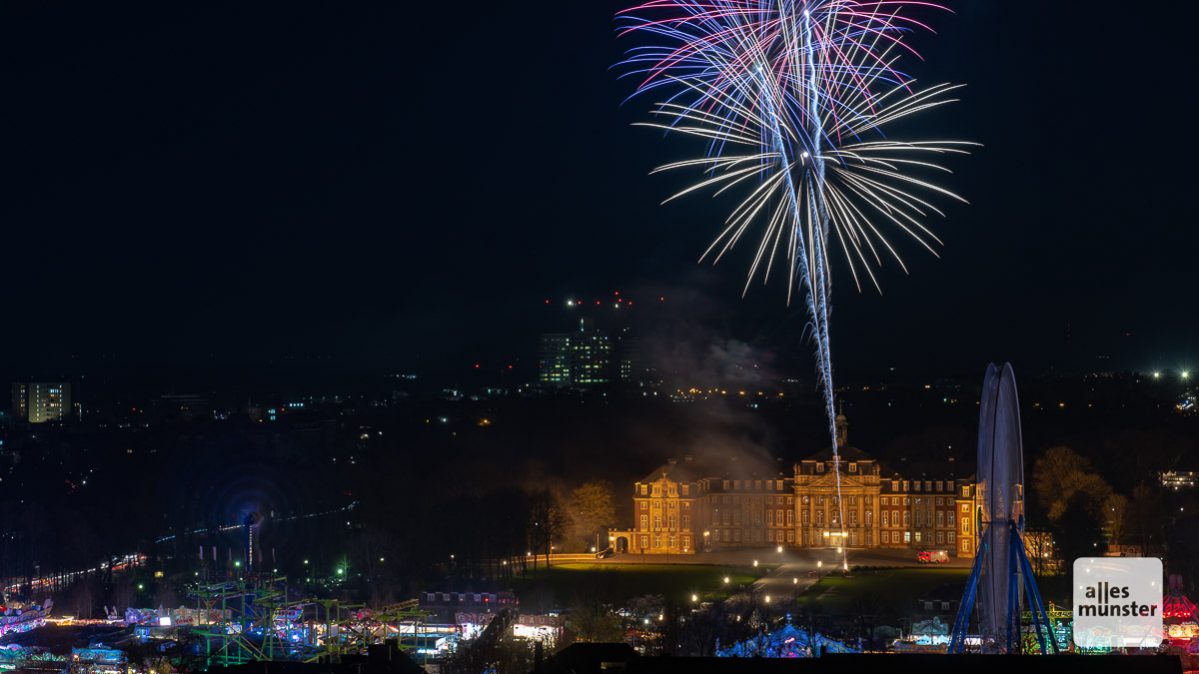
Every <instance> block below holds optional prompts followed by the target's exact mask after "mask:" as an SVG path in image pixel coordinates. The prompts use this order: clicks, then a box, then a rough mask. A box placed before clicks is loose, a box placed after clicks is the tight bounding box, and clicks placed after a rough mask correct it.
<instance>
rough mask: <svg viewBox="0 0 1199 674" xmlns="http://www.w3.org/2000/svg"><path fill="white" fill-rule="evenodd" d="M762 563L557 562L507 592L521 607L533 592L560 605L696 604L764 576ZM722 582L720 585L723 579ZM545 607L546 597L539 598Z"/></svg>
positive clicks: (719, 597) (520, 580)
mask: <svg viewBox="0 0 1199 674" xmlns="http://www.w3.org/2000/svg"><path fill="white" fill-rule="evenodd" d="M770 569H771V567H769V566H767V565H765V564H763V565H760V566H758V567H757V568H755V567H753V566H752V565H751V566H707V565H702V564H654V563H646V564H595V563H585V562H584V563H561V564H555V565H553V566H551V567H550V568H549V569H548V570H547V569H545V568H541V569H538V570H536V571H530V572H529V573H528V574H527V575H526V576H525V577H524V578H519V577H518V578H516V579H515V580H514V581H513V589H514V590H516V593H517V596H519V597H520V599H521V603H522V604H523V603H525V602H526V601H527V600H526V597H528V598H530V599H532V598H534V595H536V594H537V593H546V592H548V593H550V594H551V595H552V598H553V599H554V600H556V601H557V602H559V603H561V604H563V605H570V604H571V603H572V602H573V601H574V600H575V599H576V598H578V597H580V596H586V597H588V598H591V599H598V600H600V601H605V602H613V603H619V602H624V601H626V600H628V599H631V598H633V597H641V596H645V595H662V596H663V597H664V598H666V600H667V601H668V602H670V603H674V604H680V605H681V604H685V603H690V601H691V596H692V595H696V597H697V598H698V600H699V601H720V600H723V599H726V598H727V597H728V596H729V595H730V594H732V593H734V592H736V591H738V590H740V589H741V588H743V587H745V586H747V585H750V584H752V583H753V582H754V581H756V580H757V579H758V578H760V577H762V576H763V575H765V574H766V573H767V572H769V571H770ZM726 577H727V578H728V579H729V582H728V583H725V582H724V579H725V578H726ZM538 599H540V601H539V602H538V603H543V604H544V603H545V601H546V600H547V599H550V598H549V597H539V598H538Z"/></svg>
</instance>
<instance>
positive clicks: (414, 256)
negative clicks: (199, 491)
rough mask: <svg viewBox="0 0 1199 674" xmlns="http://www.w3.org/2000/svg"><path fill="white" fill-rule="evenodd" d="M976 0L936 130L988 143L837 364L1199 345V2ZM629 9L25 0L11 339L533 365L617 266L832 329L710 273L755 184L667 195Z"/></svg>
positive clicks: (239, 359)
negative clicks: (1196, 48) (1198, 57)
mask: <svg viewBox="0 0 1199 674" xmlns="http://www.w3.org/2000/svg"><path fill="white" fill-rule="evenodd" d="M951 4H953V5H954V6H955V8H956V9H957V10H958V11H957V13H956V14H952V15H950V14H944V15H939V16H935V17H933V19H934V23H935V26H936V27H937V29H938V32H939V34H938V35H936V36H932V35H922V36H919V37H917V38H915V43H916V44H917V45H918V47H919V48H920V50H921V51H922V53H923V54H924V56H925V57H926V59H927V60H926V62H924V63H920V62H914V61H909V62H908V64H907V68H908V70H910V71H913V72H915V73H916V74H918V75H919V76H920V78H921V80H922V81H923V82H925V83H935V82H940V81H954V82H964V83H967V84H968V85H969V87H968V88H967V89H966V90H965V92H964V93H963V98H964V101H963V102H962V103H960V104H957V105H955V106H953V107H951V108H948V109H945V110H943V111H941V112H939V113H935V114H932V115H926V116H924V117H923V118H922V119H921V120H920V122H919V126H918V127H914V128H909V131H911V133H910V134H909V135H913V136H923V137H926V138H936V137H958V138H965V139H970V140H975V141H978V142H981V143H983V144H984V145H985V147H984V148H982V149H981V150H980V151H979V152H978V153H977V154H976V155H975V156H973V157H970V158H966V159H964V160H961V161H957V162H956V163H955V164H954V167H955V169H957V173H956V175H955V176H954V177H952V178H951V179H950V180H949V183H948V184H949V185H950V186H951V187H953V188H954V189H956V190H957V191H958V192H960V193H961V194H963V195H965V196H966V197H967V198H968V199H969V200H970V202H971V205H970V206H969V207H953V208H950V209H949V210H948V216H949V217H948V219H947V220H946V221H944V222H934V223H933V225H934V226H935V228H936V230H937V231H938V233H939V234H940V235H941V237H942V238H943V239H944V240H945V242H946V247H945V249H944V251H943V256H942V259H940V260H938V259H936V258H933V257H931V256H929V255H927V254H923V253H922V252H921V251H920V250H919V249H917V248H916V247H914V246H913V245H909V244H905V246H904V251H905V253H906V256H905V257H906V258H907V260H908V262H909V265H910V268H911V271H912V273H911V275H910V276H906V277H905V276H904V275H903V274H902V272H900V271H898V270H897V269H896V268H894V266H893V265H892V266H891V267H889V268H887V269H886V270H885V271H884V273H883V285H884V291H885V294H884V295H883V296H881V297H880V296H878V295H877V294H876V293H874V292H873V291H869V292H864V293H862V294H860V295H859V294H858V293H857V292H856V291H855V290H854V289H853V287H852V285H851V284H850V283H849V282H848V275H846V274H841V275H840V276H839V279H840V282H839V285H838V286H837V294H836V309H835V314H834V317H833V349H834V358H835V360H836V362H837V364H838V367H839V368H841V369H842V370H843V371H851V372H870V371H872V370H873V369H879V368H884V367H886V366H897V367H901V368H909V369H912V368H917V369H933V370H951V369H954V368H959V367H961V368H966V369H968V370H970V371H973V370H978V371H980V372H981V368H982V364H983V363H985V362H986V360H988V359H997V358H1004V359H1010V360H1013V361H1015V362H1017V363H1018V364H1020V363H1024V364H1027V366H1033V367H1037V368H1044V367H1065V368H1099V369H1102V368H1106V367H1131V368H1150V367H1159V368H1163V369H1166V368H1176V367H1180V366H1184V365H1193V366H1196V367H1199V337H1197V334H1199V333H1197V328H1199V312H1197V311H1196V309H1197V306H1199V302H1196V300H1195V297H1196V273H1195V269H1194V266H1193V262H1194V259H1195V254H1196V244H1197V243H1199V236H1197V235H1196V233H1195V232H1196V227H1195V225H1196V212H1195V211H1196V209H1195V206H1194V194H1193V191H1194V188H1193V187H1192V183H1193V182H1194V180H1195V177H1196V176H1195V171H1194V170H1193V169H1192V168H1191V165H1192V161H1193V159H1192V158H1193V157H1194V156H1195V155H1196V150H1197V148H1196V141H1195V137H1196V136H1195V133H1194V130H1193V124H1192V118H1193V116H1194V110H1195V108H1196V100H1195V99H1196V96H1195V86H1194V81H1193V69H1194V63H1195V58H1194V55H1193V53H1192V47H1193V44H1192V43H1193V39H1192V36H1190V35H1189V34H1188V33H1187V32H1186V31H1187V30H1188V27H1189V26H1192V25H1195V22H1196V19H1199V4H1196V3H1169V5H1168V6H1158V7H1156V8H1154V9H1153V11H1151V12H1150V11H1146V10H1145V9H1142V8H1140V7H1139V6H1137V5H1135V4H1130V3H1126V2H1125V3H1115V2H1096V1H1093V0H1092V1H1087V2H1082V1H1078V0H1071V1H1066V0H1057V1H1054V2H1039V3H1018V2H1011V1H1010V0H1003V1H1001V0H958V1H957V2H952V3H951ZM619 8H620V4H619V3H610V2H605V1H598V0H566V1H559V2H525V3H479V4H477V5H476V4H451V3H408V2H391V3H344V2H336V3H335V2H327V3H306V2H287V3H259V2H227V3H224V2H204V3H175V2H163V3H154V4H149V3H147V4H145V5H135V4H130V3H101V2H87V3H83V2H81V3H64V2H53V1H49V0H6V1H5V2H3V3H2V4H0V53H2V58H0V86H2V89H3V105H2V106H0V165H2V167H3V168H2V171H3V184H4V198H3V200H2V201H0V226H2V227H3V232H4V236H3V242H4V243H3V246H2V248H0V250H2V251H3V254H2V256H0V260H2V263H3V267H2V269H3V275H4V278H5V279H6V283H5V286H4V287H5V296H6V299H7V301H6V302H5V305H4V320H3V321H2V325H3V326H4V329H3V330H0V365H2V366H3V367H5V368H7V369H10V370H12V371H14V372H18V373H21V374H28V375H29V376H38V375H46V374H51V373H53V372H57V371H60V370H63V371H65V370H67V369H70V368H73V369H80V368H83V369H86V368H87V367H89V366H91V365H92V364H94V363H99V362H107V363H110V364H111V363H118V364H122V365H124V364H129V365H131V366H134V365H165V366H176V365H177V366H180V367H196V366H204V365H206V364H214V363H215V364H225V365H235V364H249V365H253V364H260V363H268V362H277V361H288V360H293V361H296V362H299V363H303V362H306V361H311V362H321V363H326V364H331V365H332V366H334V367H347V368H378V369H380V370H385V369H389V368H397V369H411V370H421V371H427V372H453V371H455V370H457V369H460V368H466V367H468V364H469V363H473V362H477V361H483V362H487V363H489V364H490V363H500V362H504V361H506V360H515V361H518V362H519V363H520V366H521V367H522V368H523V369H524V370H525V371H526V372H529V373H530V374H531V372H532V368H533V367H535V366H534V365H533V364H532V363H531V362H530V360H531V357H532V356H533V354H534V350H535V340H536V333H537V332H538V331H540V330H542V329H543V328H545V327H546V326H551V327H552V326H553V325H554V324H555V323H561V322H564V321H566V320H567V317H566V315H565V313H564V312H563V311H562V310H561V308H560V307H559V300H562V299H564V298H565V297H567V295H568V294H578V295H581V296H585V297H593V296H599V295H601V294H602V295H607V294H610V293H611V292H612V291H614V290H617V289H619V290H621V291H623V292H625V293H626V295H628V296H630V297H638V298H643V299H644V301H643V304H646V305H650V306H651V307H652V305H653V302H650V301H649V300H650V299H651V298H653V299H656V298H657V297H658V296H660V295H665V296H668V297H669V300H668V301H669V302H678V303H680V306H679V307H677V308H675V309H674V310H673V311H671V312H670V313H669V314H667V313H666V312H664V313H663V320H666V318H665V317H666V316H668V315H669V316H679V315H691V316H695V317H698V318H697V319H696V320H703V321H705V322H706V323H707V325H706V326H705V327H706V329H708V330H711V331H713V333H714V334H720V335H727V336H729V337H736V338H738V339H742V340H745V341H747V342H748V343H750V344H754V345H756V346H758V347H759V348H762V349H767V350H796V351H799V352H800V353H804V352H806V347H803V346H802V345H801V341H800V340H801V335H800V331H801V329H802V326H803V321H802V316H800V315H798V313H797V311H798V310H797V309H787V308H786V307H785V305H784V297H785V290H786V289H785V287H784V284H783V283H782V282H781V281H775V282H773V283H772V284H771V286H769V287H766V288H760V287H759V288H756V289H754V290H753V291H752V292H751V294H750V297H749V298H748V299H746V300H742V299H740V290H741V285H742V283H743V278H744V276H743V275H744V270H745V264H746V262H747V260H748V258H747V256H748V255H749V254H750V253H751V252H752V251H751V250H749V249H748V247H747V249H746V250H739V251H738V253H739V254H736V255H733V256H732V257H731V258H729V259H728V260H727V262H724V263H722V264H721V265H720V266H719V267H716V268H715V269H712V268H710V267H702V266H697V265H696V264H695V263H696V259H697V257H698V255H699V253H700V252H701V251H702V250H703V248H704V247H705V246H706V243H707V241H708V239H709V237H710V236H712V235H713V234H714V233H715V231H716V228H717V226H718V225H719V223H720V221H722V220H723V218H724V216H725V214H726V213H727V211H728V209H729V208H731V207H732V205H733V203H734V202H733V201H732V200H730V199H724V200H720V201H717V202H712V201H711V200H710V199H709V198H708V197H707V196H696V197H693V198H689V199H686V200H684V201H683V202H681V203H677V202H676V203H673V204H669V205H667V206H659V205H658V202H660V201H661V200H662V199H663V198H665V197H666V196H668V195H669V194H670V193H671V189H672V187H675V186H677V185H678V184H679V183H678V181H677V179H674V178H664V177H661V176H649V175H647V174H648V172H649V170H650V169H651V168H653V167H654V166H655V165H657V164H659V163H664V162H666V161H670V160H674V159H677V158H681V157H684V156H689V155H690V154H692V151H693V150H696V149H698V148H695V147H694V146H687V145H683V144H680V143H677V142H671V141H663V139H662V138H660V137H659V136H658V135H657V134H655V133H653V132H650V131H647V130H645V129H638V128H632V127H630V126H629V125H630V123H631V122H633V121H637V120H639V119H644V118H645V114H644V113H645V111H646V110H647V109H648V108H649V105H650V104H651V103H653V102H654V101H653V100H649V99H635V100H633V101H631V102H628V103H623V104H622V100H623V99H624V98H625V97H626V96H627V95H628V94H629V93H630V92H631V91H632V87H633V84H632V82H630V81H622V80H618V79H617V77H616V73H615V72H614V71H613V70H612V69H611V66H612V64H614V63H615V62H616V61H618V60H619V58H620V55H621V50H622V49H623V48H624V47H626V46H628V45H625V44H622V43H620V42H618V41H617V39H616V37H615V32H614V27H613V23H612V15H613V14H614V13H615V11H616V10H617V9H619ZM1034 8H1035V9H1034ZM838 262H839V261H838ZM839 271H840V272H844V271H845V269H844V265H840V269H839ZM547 298H552V299H553V305H552V306H551V307H549V308H547V307H545V306H544V300H545V299H547ZM689 303H694V304H695V305H696V306H700V305H702V306H703V307H704V310H703V311H694V312H692V311H690V308H691V307H690V306H689ZM643 311H646V312H649V311H651V308H645V309H643ZM647 316H649V314H648V313H647ZM1100 355H1106V356H1111V358H1112V360H1111V361H1100V360H1096V356H1100Z"/></svg>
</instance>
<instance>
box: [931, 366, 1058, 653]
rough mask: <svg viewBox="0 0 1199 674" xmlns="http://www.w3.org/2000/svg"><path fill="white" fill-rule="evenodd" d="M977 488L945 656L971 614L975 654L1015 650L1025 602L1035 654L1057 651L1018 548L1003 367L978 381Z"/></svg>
mask: <svg viewBox="0 0 1199 674" xmlns="http://www.w3.org/2000/svg"><path fill="white" fill-rule="evenodd" d="M976 485H977V486H976V488H975V494H974V508H973V510H974V512H973V513H971V514H970V518H972V519H973V522H971V526H973V530H974V532H976V533H977V534H978V545H977V546H976V549H977V553H976V555H975V558H974V568H973V569H972V570H971V572H970V577H969V580H968V581H967V582H966V590H965V592H964V593H963V595H962V603H961V604H960V605H959V606H958V614H957V618H956V619H955V620H954V625H953V632H952V636H951V638H950V643H949V652H950V653H961V652H962V651H963V650H964V649H965V642H966V636H967V633H968V631H969V627H970V624H971V617H972V615H975V614H976V615H977V622H976V624H977V630H978V631H977V635H978V637H979V644H980V650H982V651H983V652H1000V653H1009V652H1013V651H1018V650H1019V648H1020V646H1019V644H1020V637H1021V624H1020V616H1021V611H1022V606H1023V605H1024V604H1025V603H1026V602H1027V603H1028V605H1029V612H1030V613H1031V615H1032V623H1033V627H1034V628H1035V630H1036V634H1037V642H1038V644H1039V645H1040V648H1041V652H1042V653H1048V652H1050V650H1052V652H1054V653H1056V652H1057V650H1058V649H1057V642H1056V641H1055V640H1054V637H1053V633H1052V632H1051V631H1050V629H1049V616H1048V614H1047V613H1046V611H1045V603H1044V601H1042V599H1041V593H1040V590H1038V589H1037V583H1036V579H1035V578H1034V577H1033V574H1032V567H1031V565H1030V564H1029V562H1028V555H1027V554H1026V552H1025V549H1024V542H1023V541H1024V539H1023V533H1024V443H1023V438H1022V437H1021V431H1020V400H1019V396H1018V395H1017V393H1016V375H1015V373H1014V372H1013V371H1012V366H1011V364H1010V363H1005V364H1004V365H1003V367H999V366H997V365H995V364H994V363H991V364H989V365H988V366H987V372H986V375H985V377H984V378H983V388H982V395H981V397H980V399H979V418H978V466H977V477H976ZM968 519H969V518H968Z"/></svg>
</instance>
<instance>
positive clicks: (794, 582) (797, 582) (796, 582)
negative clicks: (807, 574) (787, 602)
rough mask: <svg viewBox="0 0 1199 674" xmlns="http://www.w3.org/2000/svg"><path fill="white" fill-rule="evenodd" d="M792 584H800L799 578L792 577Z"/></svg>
mask: <svg viewBox="0 0 1199 674" xmlns="http://www.w3.org/2000/svg"><path fill="white" fill-rule="evenodd" d="M791 584H792V585H799V579H798V578H792V579H791Z"/></svg>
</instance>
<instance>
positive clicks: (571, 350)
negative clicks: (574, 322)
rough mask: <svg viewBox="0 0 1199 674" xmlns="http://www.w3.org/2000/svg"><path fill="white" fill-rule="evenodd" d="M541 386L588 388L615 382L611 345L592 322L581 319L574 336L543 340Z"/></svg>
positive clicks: (555, 335)
mask: <svg viewBox="0 0 1199 674" xmlns="http://www.w3.org/2000/svg"><path fill="white" fill-rule="evenodd" d="M537 367H538V373H537V380H538V382H539V383H541V384H543V385H546V386H551V387H589V386H595V385H601V384H609V383H611V382H612V381H613V375H614V373H613V367H612V341H611V339H610V338H609V337H608V335H607V334H606V333H604V332H602V331H600V330H597V329H596V328H595V327H594V325H593V324H592V322H591V320H590V319H586V318H583V319H579V329H578V330H577V331H575V332H562V333H549V334H544V335H542V336H541V348H540V353H539V354H538V363H537Z"/></svg>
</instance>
